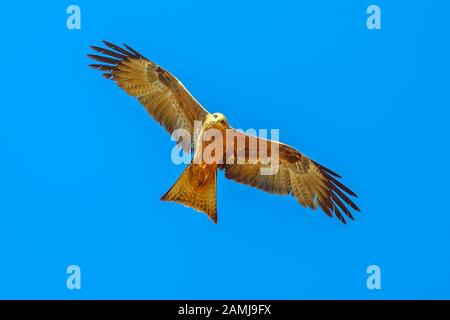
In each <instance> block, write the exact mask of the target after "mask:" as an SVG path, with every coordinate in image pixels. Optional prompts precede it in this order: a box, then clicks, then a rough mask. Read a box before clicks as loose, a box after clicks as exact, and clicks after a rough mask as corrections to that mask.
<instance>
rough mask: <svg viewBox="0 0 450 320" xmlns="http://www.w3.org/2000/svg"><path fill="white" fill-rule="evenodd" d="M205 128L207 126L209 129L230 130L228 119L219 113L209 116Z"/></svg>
mask: <svg viewBox="0 0 450 320" xmlns="http://www.w3.org/2000/svg"><path fill="white" fill-rule="evenodd" d="M205 126H207V128H214V129H219V130H225V129H228V128H230V126H229V125H228V121H227V118H226V117H225V116H224V115H223V114H221V113H218V112H216V113H213V114H208V116H207V118H206V121H205Z"/></svg>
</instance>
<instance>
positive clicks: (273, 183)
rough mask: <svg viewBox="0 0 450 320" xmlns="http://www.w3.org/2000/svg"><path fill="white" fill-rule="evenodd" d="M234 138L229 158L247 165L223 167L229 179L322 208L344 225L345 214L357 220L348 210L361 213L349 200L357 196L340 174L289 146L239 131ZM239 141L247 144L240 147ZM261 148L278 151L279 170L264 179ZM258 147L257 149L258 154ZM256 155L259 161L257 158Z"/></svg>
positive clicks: (268, 154)
mask: <svg viewBox="0 0 450 320" xmlns="http://www.w3.org/2000/svg"><path fill="white" fill-rule="evenodd" d="M235 135H236V136H237V138H236V141H234V143H229V142H227V146H228V147H231V148H233V149H234V150H233V152H230V153H229V154H231V155H233V156H234V157H236V156H238V155H240V156H245V161H244V163H243V164H238V163H237V162H235V163H233V162H232V163H231V164H227V163H229V161H228V162H225V164H223V165H221V166H220V168H221V169H223V170H224V171H225V177H226V178H228V179H231V180H234V181H236V182H240V183H243V184H246V185H249V186H252V187H255V188H258V189H261V190H264V191H266V192H269V193H276V194H282V195H289V194H291V195H293V196H294V197H295V198H296V199H297V200H298V202H299V203H300V204H301V205H302V206H303V207H309V208H311V209H316V208H317V207H319V208H320V209H322V210H323V211H324V212H325V213H326V214H327V215H328V216H330V217H332V216H333V214H334V215H335V216H336V217H337V218H338V219H339V220H340V221H341V222H342V223H344V224H345V223H346V221H345V219H344V216H343V214H342V212H343V213H344V214H345V215H346V216H347V217H349V218H350V219H352V220H354V218H353V215H352V213H351V212H350V210H349V208H348V207H351V208H353V209H354V210H356V211H360V209H359V208H358V207H357V206H356V205H355V204H354V203H353V201H352V200H351V199H350V197H357V195H356V194H355V193H354V192H353V191H351V190H350V189H349V188H347V187H346V186H344V185H343V184H342V183H341V182H339V181H338V180H337V179H338V178H341V177H340V176H339V175H338V174H337V173H335V172H333V171H331V170H330V169H328V168H326V167H324V166H322V165H320V164H318V163H317V162H315V161H313V160H311V159H309V158H308V157H306V156H305V155H303V154H302V153H300V152H299V151H297V150H296V149H294V148H292V147H290V146H288V145H286V144H283V143H279V142H276V141H272V140H266V139H262V138H258V137H255V136H251V135H248V134H245V133H243V132H240V131H237V130H236V131H235ZM239 139H241V140H242V141H245V143H242V144H239V143H237V141H238V140H239ZM252 139H256V140H257V141H256V143H251V142H250V141H251V140H252ZM262 144H265V145H266V148H267V149H266V150H268V151H270V150H274V149H272V148H273V147H278V150H279V151H278V152H279V169H278V172H277V173H276V174H273V175H261V171H260V169H261V168H262V167H264V166H266V167H268V165H267V164H266V163H267V160H268V159H263V157H262V156H261V155H260V154H259V147H260V146H261V145H262ZM275 144H276V145H275ZM255 147H256V148H258V149H257V150H255ZM252 155H253V156H252ZM254 155H257V157H256V158H255V157H254ZM267 156H268V157H270V156H271V153H270V152H268V153H267ZM344 202H345V204H344ZM341 211H342V212H341Z"/></svg>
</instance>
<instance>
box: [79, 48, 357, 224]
mask: <svg viewBox="0 0 450 320" xmlns="http://www.w3.org/2000/svg"><path fill="white" fill-rule="evenodd" d="M103 43H104V45H105V47H103V48H101V47H96V46H91V48H92V49H93V50H95V51H96V52H99V53H100V54H101V55H93V54H89V55H88V57H89V58H91V59H93V60H96V61H97V62H100V64H99V63H96V64H91V65H90V66H91V67H93V68H94V69H97V70H101V71H103V72H104V73H103V76H104V77H105V78H106V79H111V80H113V81H115V82H116V83H117V85H118V86H119V87H121V88H122V89H123V90H125V92H127V93H128V94H129V95H131V96H133V97H136V98H137V99H138V100H139V102H140V103H141V104H142V105H143V106H144V107H145V109H146V110H147V111H148V113H149V114H150V115H151V116H152V117H153V118H154V119H155V120H156V121H157V122H159V123H160V124H161V125H162V126H163V127H164V128H165V129H166V130H167V131H168V132H169V133H170V134H173V133H174V131H176V130H177V129H183V130H186V131H187V132H189V133H190V134H191V135H192V136H194V135H195V132H194V131H195V125H194V124H195V122H196V121H197V122H199V123H201V130H200V134H199V135H198V137H197V140H196V141H194V143H191V142H188V143H186V141H178V142H177V143H179V145H180V146H181V147H182V148H183V149H184V150H185V151H187V152H190V151H191V150H193V151H194V154H193V157H192V161H191V163H190V164H189V165H188V166H187V167H186V169H185V170H184V171H183V173H182V174H181V176H180V177H179V178H178V180H177V181H176V182H175V184H174V185H173V186H172V187H171V188H170V189H169V191H167V193H166V194H164V195H163V196H162V198H161V200H163V201H174V202H178V203H181V204H184V205H186V206H189V207H192V208H194V209H196V210H197V211H200V212H204V213H206V214H207V215H208V216H209V217H210V219H211V220H212V221H213V222H215V223H217V207H216V184H217V170H218V169H219V170H223V171H224V173H225V177H226V178H228V179H231V180H234V181H237V182H239V183H243V184H247V185H250V186H252V187H255V188H258V189H261V190H263V191H266V192H269V193H275V194H280V195H293V196H294V197H295V198H296V199H297V200H298V202H299V203H300V204H301V205H302V206H303V207H309V208H311V209H316V208H317V207H319V208H320V209H322V210H323V211H324V212H325V213H326V214H327V215H328V216H330V217H333V215H335V216H336V217H337V218H338V219H339V220H340V221H341V222H342V223H346V220H345V219H344V214H345V215H346V216H347V217H349V218H350V219H352V220H354V218H353V215H352V213H351V212H350V208H352V209H353V210H356V211H360V209H359V208H358V207H357V206H356V205H355V203H354V202H353V201H352V200H351V197H357V195H356V194H355V193H354V192H353V191H351V190H350V189H349V188H347V187H346V186H344V185H343V184H342V183H341V182H340V181H338V178H341V177H340V176H339V175H338V174H337V173H335V172H334V171H331V170H330V169H328V168H326V167H325V166H323V165H320V164H319V163H317V162H315V161H314V160H312V159H310V158H308V157H307V156H305V155H304V154H302V153H300V152H299V151H297V150H296V149H294V148H292V147H290V146H288V145H286V144H283V143H280V142H277V141H273V140H265V139H263V138H260V137H256V136H253V135H248V134H246V133H244V132H242V131H238V130H235V129H233V128H232V127H231V126H230V125H229V124H228V121H227V119H226V118H225V116H224V115H223V114H221V113H213V114H211V113H209V112H208V111H206V109H204V108H203V107H202V106H201V105H200V103H199V102H197V100H196V99H195V98H194V97H193V96H192V95H191V94H190V93H189V91H188V90H187V89H186V88H185V87H184V86H183V84H182V83H181V82H180V81H179V80H178V79H177V78H175V77H174V76H173V75H172V74H170V73H169V72H167V71H166V70H164V69H163V68H162V67H160V66H159V65H157V64H156V63H154V62H152V61H150V60H149V59H147V58H145V57H144V56H143V55H141V54H140V53H139V52H137V51H136V50H134V49H133V48H131V47H130V46H127V45H126V44H124V45H123V47H119V46H117V45H114V44H112V43H110V42H107V41H103ZM208 129H215V130H219V131H220V132H225V131H227V130H228V131H231V132H232V133H233V134H234V137H233V138H232V139H233V141H230V140H229V139H227V140H226V141H225V142H224V144H223V148H222V149H219V150H220V151H218V152H217V154H215V156H217V157H216V158H215V159H216V160H217V159H222V160H224V159H225V158H226V159H225V160H226V161H215V160H214V161H212V162H206V161H202V160H201V157H199V154H198V153H199V152H200V151H197V148H198V146H199V145H202V144H203V141H204V139H203V137H202V136H203V135H204V134H205V132H206V131H207V130H208ZM239 139H241V141H244V143H241V144H239V143H231V142H235V141H236V140H239ZM251 141H256V142H257V143H256V146H255V144H253V143H251ZM264 144H265V145H266V146H268V149H269V152H267V153H266V157H267V156H270V150H271V148H273V147H276V149H277V150H278V170H276V172H275V173H274V174H262V170H261V169H262V168H263V167H265V166H267V162H265V160H266V159H264V157H263V156H261V155H260V152H258V150H257V149H260V148H261V147H260V145H264ZM230 149H231V150H230ZM229 151H231V152H229ZM219 153H220V154H219ZM237 155H239V156H240V158H239V156H238V157H237ZM198 158H199V159H200V160H199V161H194V160H195V159H197V160H198ZM237 158H239V159H240V160H241V161H234V160H233V159H237ZM242 159H243V160H242Z"/></svg>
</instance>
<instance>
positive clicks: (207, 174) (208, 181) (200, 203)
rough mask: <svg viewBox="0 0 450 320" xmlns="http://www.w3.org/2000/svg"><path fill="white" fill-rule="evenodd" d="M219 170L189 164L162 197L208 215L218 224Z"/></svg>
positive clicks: (164, 199) (163, 199)
mask: <svg viewBox="0 0 450 320" xmlns="http://www.w3.org/2000/svg"><path fill="white" fill-rule="evenodd" d="M216 185H217V170H216V169H215V168H214V169H212V168H207V169H205V168H204V167H201V166H200V165H196V164H192V163H191V164H189V165H188V166H187V167H186V169H184V171H183V173H182V174H181V176H180V177H179V178H178V180H177V181H176V182H175V184H174V185H173V186H172V187H171V188H170V189H169V191H167V192H166V194H165V195H163V196H162V197H161V200H162V201H174V202H178V203H181V204H184V205H185V206H188V207H191V208H194V209H195V210H198V211H201V212H204V213H206V214H207V215H208V216H209V217H210V218H211V220H212V221H214V223H217V207H216Z"/></svg>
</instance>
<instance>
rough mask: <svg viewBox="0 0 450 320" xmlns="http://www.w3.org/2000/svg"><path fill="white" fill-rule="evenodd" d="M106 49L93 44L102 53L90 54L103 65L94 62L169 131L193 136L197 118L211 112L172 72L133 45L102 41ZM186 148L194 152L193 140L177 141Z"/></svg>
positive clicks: (95, 65) (90, 56) (107, 76)
mask: <svg viewBox="0 0 450 320" xmlns="http://www.w3.org/2000/svg"><path fill="white" fill-rule="evenodd" d="M103 43H104V44H105V46H106V47H107V48H100V47H95V46H91V48H92V49H93V50H95V51H97V52H99V53H101V54H102V55H93V54H89V55H88V57H89V58H91V59H93V60H96V61H98V62H101V63H102V64H91V65H90V66H91V67H92V68H94V69H97V70H101V71H104V72H105V73H103V76H104V77H105V78H107V79H112V80H114V81H115V82H116V83H117V85H118V86H119V87H121V88H122V89H123V90H125V91H126V92H127V93H128V94H129V95H131V96H133V97H136V98H137V99H138V100H139V102H140V103H141V104H142V105H144V107H145V108H146V109H147V111H148V113H149V114H150V115H151V116H152V117H153V118H154V119H155V120H156V121H158V122H159V123H160V124H161V125H162V126H163V127H164V128H165V129H166V130H167V131H168V132H169V134H172V133H173V132H174V130H176V129H179V128H182V129H186V130H188V131H189V132H190V133H191V136H193V135H194V121H200V122H203V120H204V118H205V116H206V115H207V114H208V112H207V111H206V110H205V109H204V108H203V107H202V106H201V105H200V103H198V102H197V100H195V98H194V97H193V96H192V95H191V94H190V93H189V91H188V90H187V89H186V88H185V87H184V86H183V84H182V83H181V82H180V81H179V80H178V79H176V78H175V77H174V76H173V75H171V74H170V73H169V72H167V71H166V70H164V69H163V68H161V67H160V66H158V65H157V64H155V63H153V62H151V61H150V60H148V59H147V58H145V57H144V56H142V55H141V54H140V53H139V52H137V51H136V50H134V49H133V48H131V47H129V46H127V45H125V44H124V47H125V48H121V47H119V46H116V45H114V44H112V43H110V42H107V41H103ZM178 142H180V143H181V144H182V147H183V149H184V150H185V151H191V148H192V146H191V142H190V141H178Z"/></svg>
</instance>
